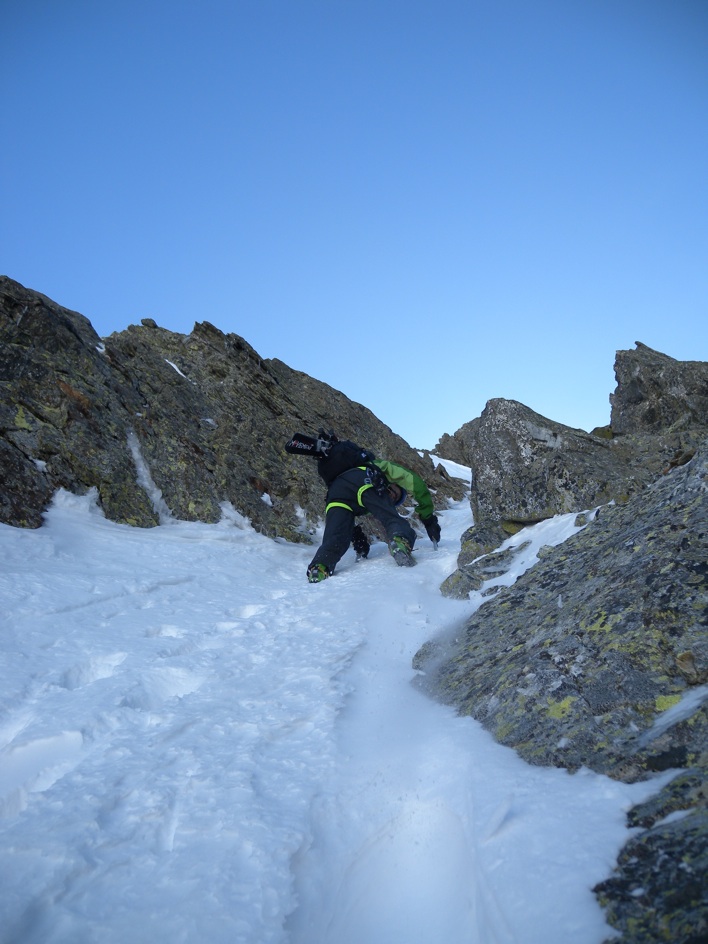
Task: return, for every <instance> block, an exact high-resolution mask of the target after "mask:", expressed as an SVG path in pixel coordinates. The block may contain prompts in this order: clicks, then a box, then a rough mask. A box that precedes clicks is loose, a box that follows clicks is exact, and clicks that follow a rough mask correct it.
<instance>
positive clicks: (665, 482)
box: [415, 440, 708, 944]
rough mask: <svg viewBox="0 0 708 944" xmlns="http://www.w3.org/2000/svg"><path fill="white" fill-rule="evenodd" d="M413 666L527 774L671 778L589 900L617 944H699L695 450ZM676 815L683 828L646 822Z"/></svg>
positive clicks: (705, 593) (704, 457)
mask: <svg viewBox="0 0 708 944" xmlns="http://www.w3.org/2000/svg"><path fill="white" fill-rule="evenodd" d="M494 557H495V555H494V554H490V555H489V557H488V558H486V559H485V560H489V561H492V560H493V558H494ZM415 665H416V667H417V668H419V669H421V670H424V671H425V672H426V675H425V676H424V684H425V685H426V687H427V688H428V690H430V691H432V692H433V693H434V694H435V695H436V696H437V697H439V698H441V699H442V700H444V701H445V702H447V703H449V704H452V705H454V706H455V707H456V708H457V709H458V710H459V711H460V712H461V713H463V714H469V715H472V716H473V717H475V718H477V719H479V720H480V721H481V722H482V723H483V724H484V726H485V727H486V728H488V729H489V730H490V731H491V732H492V733H493V734H494V736H495V737H496V738H497V740H499V741H500V742H502V743H503V744H507V745H510V746H512V747H514V748H515V749H516V750H517V751H518V752H519V753H520V754H521V755H522V756H523V757H524V758H526V759H527V760H528V761H530V762H531V763H536V764H546V765H555V766H561V767H566V768H568V769H570V770H576V769H578V768H579V767H581V766H585V767H589V768H591V769H593V770H596V771H599V772H602V773H605V774H608V775H609V776H612V777H616V778H618V779H621V780H625V781H634V780H637V779H641V778H644V777H646V776H648V775H649V774H650V773H651V772H653V771H661V770H667V769H671V768H679V769H683V770H684V773H683V774H682V775H681V776H680V777H679V778H677V779H676V780H674V781H672V783H671V784H669V785H668V786H667V787H666V788H665V789H664V790H663V791H662V792H661V794H659V796H658V797H657V798H655V799H654V800H653V801H652V803H651V809H645V810H644V811H640V812H635V814H634V817H635V822H637V823H643V824H645V825H647V826H650V827H654V828H651V829H649V831H648V832H646V833H644V834H643V835H642V836H640V837H637V838H635V839H633V840H632V843H631V844H630V846H628V848H627V849H626V850H625V852H624V853H623V855H622V857H621V860H620V863H619V865H618V869H617V872H616V875H615V876H613V877H612V878H611V879H609V880H608V881H607V882H605V883H603V884H602V885H601V886H599V887H598V889H597V893H598V895H599V897H600V900H601V901H602V902H603V903H604V904H605V906H606V907H607V909H608V917H609V920H610V921H611V922H612V923H613V924H614V925H615V926H616V927H617V928H618V929H619V930H620V931H622V932H623V936H622V937H621V938H620V940H622V941H624V942H626V944H629V942H631V944H641V942H650V941H652V942H653V941H664V940H665V941H671V942H679V941H686V942H688V941H698V940H699V939H701V934H703V935H705V932H706V929H708V923H706V922H708V911H707V910H706V907H707V906H706V901H708V896H707V895H706V892H707V891H708V888H707V886H706V876H707V875H708V861H706V859H707V858H708V851H707V850H708V810H707V797H706V792H705V783H706V773H707V772H708V771H707V768H708V715H707V714H706V702H705V699H706V697H707V696H708V685H707V684H706V683H708V440H707V441H705V442H704V444H703V445H702V446H701V447H700V448H699V450H698V452H697V453H696V455H695V456H694V457H693V458H692V459H691V460H690V461H689V462H688V463H687V464H686V465H684V466H681V467H679V468H676V469H673V470H671V471H669V472H668V473H667V474H666V475H664V476H660V477H659V478H658V480H657V481H655V482H654V483H653V484H652V485H650V486H648V487H647V488H646V489H645V490H644V491H643V492H641V493H640V494H636V495H634V496H633V497H632V498H630V499H629V500H628V501H627V502H626V503H625V504H622V505H617V506H614V507H607V508H603V509H602V510H601V512H600V514H599V516H598V517H597V518H596V519H594V520H593V521H591V522H590V523H589V524H588V525H587V526H586V527H585V528H584V529H583V530H580V531H579V532H578V533H577V534H576V535H574V536H573V537H572V538H571V539H569V540H568V541H566V542H565V543H564V544H562V545H560V546H559V547H556V548H549V549H548V550H547V553H545V554H544V555H543V557H542V559H541V560H540V561H539V563H538V564H536V565H535V566H534V567H533V568H532V569H531V570H530V571H527V573H526V574H524V575H523V576H522V577H521V578H520V579H519V580H517V582H516V583H515V584H514V586H512V587H510V588H507V589H504V590H502V591H501V592H500V593H499V594H498V596H496V597H494V598H493V599H491V600H490V601H488V602H486V603H484V604H483V606H482V607H481V608H480V609H479V610H478V611H477V612H476V613H475V614H474V616H473V617H472V618H471V619H470V621H469V622H468V624H467V626H466V627H465V631H464V633H463V634H460V637H459V641H458V642H457V643H456V644H454V645H453V646H452V648H451V649H450V650H447V651H440V650H439V648H438V647H436V646H435V645H429V646H426V647H424V648H423V649H422V650H421V651H420V653H419V654H418V656H417V657H416V662H415ZM682 699H684V700H683V701H682ZM681 705H682V706H683V708H681V707H680V706H681ZM667 709H671V712H669V711H667ZM665 711H666V714H662V712H665ZM672 718H673V722H672ZM677 810H684V811H687V812H686V815H685V816H684V817H682V818H677V819H674V820H671V821H664V822H659V821H660V820H661V819H662V818H663V817H665V816H666V815H667V814H669V813H673V812H675V811H677ZM654 824H657V825H656V826H654ZM668 861H671V862H672V863H673V864H672V869H673V873H672V878H671V881H672V883H673V884H672V885H671V886H669V885H668V884H667V876H668V872H667V866H666V862H668ZM662 863H664V864H662ZM662 870H663V871H662ZM662 874H663V879H662V878H657V876H660V875H662ZM641 889H643V891H640V890H641Z"/></svg>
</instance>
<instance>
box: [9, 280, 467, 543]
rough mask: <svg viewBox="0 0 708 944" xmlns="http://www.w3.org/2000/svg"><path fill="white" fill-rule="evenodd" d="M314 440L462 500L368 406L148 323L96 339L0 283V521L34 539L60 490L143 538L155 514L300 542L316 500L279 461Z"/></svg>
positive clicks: (290, 464) (311, 485) (273, 364)
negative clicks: (91, 496)
mask: <svg viewBox="0 0 708 944" xmlns="http://www.w3.org/2000/svg"><path fill="white" fill-rule="evenodd" d="M320 426H324V427H326V428H328V429H330V428H333V429H335V431H336V432H337V434H338V435H339V436H340V437H342V438H344V437H348V438H352V439H355V440H357V441H360V442H361V443H362V444H363V445H365V446H367V447H368V448H370V449H372V450H373V451H374V452H375V453H377V454H378V455H381V456H383V457H385V458H389V459H393V460H395V461H399V462H401V463H403V464H404V465H406V466H408V467H409V468H413V469H414V470H415V471H416V472H418V474H420V475H421V476H422V477H423V478H424V479H425V480H426V481H427V482H428V483H429V485H430V486H431V489H433V490H435V491H436V493H437V495H438V498H439V500H440V501H443V502H444V499H445V498H446V497H447V496H451V495H457V496H458V497H461V494H462V492H461V486H460V483H459V482H455V481H450V480H449V479H448V478H447V477H445V476H443V475H441V474H437V473H436V472H435V469H434V467H433V464H432V461H431V460H430V458H429V457H427V456H426V457H425V458H421V456H420V455H419V454H418V452H416V451H415V450H414V449H411V447H410V446H409V445H408V444H407V443H406V442H404V440H403V439H401V438H400V437H399V436H396V435H395V434H394V433H393V432H392V431H391V430H390V429H389V428H388V427H387V426H385V425H384V424H383V423H381V422H380V421H379V420H377V419H376V417H375V416H374V415H373V413H371V411H370V410H367V409H366V407H364V406H361V405H360V404H358V403H353V402H352V401H351V400H348V399H347V397H345V396H344V395H343V394H342V393H340V392H339V391H337V390H334V389H332V388H331V387H329V386H327V385H326V384H323V383H320V382H319V381H317V380H313V379H312V378H310V377H308V376H306V375H305V374H302V373H299V372H298V371H294V370H291V369H290V368H289V367H287V366H286V365H285V364H283V363H281V362H280V361H277V360H263V359H262V358H260V357H259V355H258V354H257V352H256V351H255V350H254V349H253V348H252V347H251V346H250V345H249V344H248V343H247V342H246V341H244V340H243V338H240V337H239V336H238V335H235V334H224V333H223V332H221V331H219V330H218V328H215V327H214V326H213V325H211V324H210V323H209V322H206V321H205V322H202V323H200V324H195V326H194V330H193V331H192V333H191V334H190V335H188V336H184V335H180V334H175V333H173V332H170V331H167V330H165V329H163V328H159V327H158V326H157V325H156V324H155V322H154V321H152V320H150V319H145V320H144V321H143V323H142V324H141V325H139V326H136V325H133V326H131V327H129V328H128V329H127V330H125V331H122V332H120V333H117V334H113V335H111V336H110V337H109V338H105V339H101V338H99V337H98V335H97V334H96V332H95V331H94V329H93V327H92V326H91V323H90V322H89V321H88V319H87V318H85V317H84V316H83V315H80V314H78V313H76V312H72V311H69V310H67V309H65V308H62V307H61V306H59V305H57V304H56V303H54V302H52V301H51V300H50V299H48V298H46V297H45V296H43V295H40V294H38V293H37V292H34V291H30V290H28V289H25V288H24V287H23V286H21V285H19V284H18V283H17V282H13V281H12V280H11V279H8V278H4V277H0V521H3V522H5V523H7V524H13V525H17V526H21V527H38V526H39V525H40V524H41V521H42V512H43V510H44V509H45V508H46V506H47V504H48V502H49V501H50V500H51V497H52V495H53V494H54V492H55V491H56V490H57V489H58V488H66V489H68V490H70V491H75V492H79V493H83V492H85V491H86V490H87V489H89V488H96V489H97V492H98V496H99V500H100V503H101V505H102V507H103V510H104V512H105V514H106V515H107V517H108V518H110V519H112V520H114V521H119V522H124V523H128V524H131V525H138V526H142V527H148V526H152V525H155V524H156V523H158V521H159V516H160V509H162V510H163V513H164V509H165V508H166V509H169V512H171V514H172V515H174V516H175V517H178V518H182V519H185V520H201V521H217V520H218V519H219V518H220V517H221V504H222V503H223V502H230V503H231V504H232V505H233V506H234V507H235V508H236V509H237V510H238V511H239V512H241V513H242V514H244V515H246V516H247V517H248V518H250V520H251V522H252V523H253V525H254V527H256V528H258V529H259V530H261V531H262V532H263V533H265V534H268V535H272V536H282V537H285V538H287V539H289V540H295V541H308V540H310V537H309V531H310V530H311V528H312V525H313V524H314V523H316V521H317V519H318V518H320V517H321V516H322V513H323V501H324V487H323V485H322V482H321V481H320V479H319V478H318V476H317V474H316V465H315V463H314V462H313V461H311V460H307V459H300V458H296V457H291V456H288V455H287V454H286V453H285V452H284V450H283V446H284V444H285V442H286V441H287V439H289V438H290V436H291V435H292V434H293V433H294V432H308V431H314V432H316V431H317V429H318V428H319V427H320ZM139 470H142V471H141V472H140V474H139ZM146 474H148V475H149V476H150V477H151V479H152V483H150V482H147V481H146V478H145V475H146ZM158 490H159V492H161V495H162V502H159V501H157V502H156V501H155V496H156V494H157V492H158ZM163 503H164V504H163Z"/></svg>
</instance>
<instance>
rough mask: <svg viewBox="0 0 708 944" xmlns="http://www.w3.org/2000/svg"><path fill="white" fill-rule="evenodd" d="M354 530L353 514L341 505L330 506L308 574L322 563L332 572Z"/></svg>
mask: <svg viewBox="0 0 708 944" xmlns="http://www.w3.org/2000/svg"><path fill="white" fill-rule="evenodd" d="M353 530H354V515H353V513H352V512H351V511H349V509H348V508H343V507H342V506H341V505H334V506H333V507H330V509H329V510H328V512H327V517H326V519H325V530H324V537H323V538H322V544H321V545H320V547H319V548H318V550H317V553H316V554H315V556H314V557H313V558H312V560H311V561H310V564H309V566H308V568H307V573H308V576H309V574H310V572H311V570H312V569H313V568H315V569H316V568H317V565H318V564H322V565H324V567H325V568H326V570H327V573H328V574H333V573H334V568H335V567H336V566H337V563H338V562H339V561H340V560H341V558H342V557H343V556H344V554H345V552H346V550H347V548H348V547H349V545H350V543H351V540H352V531H353Z"/></svg>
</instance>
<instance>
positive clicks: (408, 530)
mask: <svg viewBox="0 0 708 944" xmlns="http://www.w3.org/2000/svg"><path fill="white" fill-rule="evenodd" d="M361 500H362V503H363V505H364V507H365V508H366V510H367V511H368V512H370V513H371V514H372V515H373V516H374V518H376V520H377V521H380V522H381V524H382V525H383V526H384V528H385V529H386V537H387V538H388V541H389V544H390V543H391V541H392V540H393V539H394V538H396V537H400V538H403V540H404V541H406V543H407V544H408V546H409V547H410V549H411V550H413V545H414V544H415V538H416V534H415V531H414V530H413V528H412V527H411V526H410V525H409V524H408V522H407V521H406V519H405V518H402V517H401V516H400V515H399V514H398V512H397V511H396V507H395V505H394V504H393V502H392V501H391V499H390V498H388V496H382V495H378V494H377V493H376V492H375V491H374V489H373V488H369V489H367V490H366V491H365V492H364V493H363V494H362V498H361Z"/></svg>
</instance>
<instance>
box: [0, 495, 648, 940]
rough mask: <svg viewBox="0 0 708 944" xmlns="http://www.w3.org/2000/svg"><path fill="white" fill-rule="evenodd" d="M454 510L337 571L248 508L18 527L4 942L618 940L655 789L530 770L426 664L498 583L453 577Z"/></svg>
mask: <svg viewBox="0 0 708 944" xmlns="http://www.w3.org/2000/svg"><path fill="white" fill-rule="evenodd" d="M442 524H443V542H442V544H441V547H440V551H439V552H437V553H435V552H433V551H432V549H431V548H430V545H429V543H428V542H427V541H426V540H425V539H423V540H421V542H420V548H419V550H418V551H417V554H416V556H417V558H418V560H419V564H418V566H417V567H414V568H411V569H402V568H401V569H399V568H396V567H395V566H394V564H393V562H392V561H391V559H390V557H389V555H388V553H387V551H386V548H385V547H384V545H374V547H373V549H372V554H371V557H370V559H369V560H368V561H365V562H360V563H355V562H354V557H353V554H351V553H350V554H348V555H347V556H346V557H345V559H344V561H343V562H342V564H341V565H340V567H339V569H338V571H337V574H336V575H335V576H334V577H333V578H332V579H330V580H328V581H326V582H325V583H323V584H320V585H314V586H312V585H309V584H307V583H306V581H305V578H304V571H305V567H306V564H307V562H308V560H309V558H310V557H311V553H312V549H311V548H309V547H301V546H293V545H287V544H283V543H281V542H277V541H271V540H268V539H266V538H263V537H261V536H260V535H257V534H255V533H254V532H253V531H252V529H250V527H249V526H248V524H247V522H244V521H243V519H240V518H239V516H238V515H234V514H233V513H231V514H227V515H225V518H224V521H222V522H221V524H219V525H211V526H208V525H199V524H188V523H183V522H174V523H170V524H166V525H164V526H161V527H159V528H154V529H151V530H137V529H131V528H128V527H123V526H120V525H115V524H112V523H110V522H107V521H106V520H105V519H104V518H103V517H102V516H101V515H100V513H99V512H98V511H97V509H96V508H95V506H94V505H93V503H92V501H91V498H90V497H89V496H87V497H84V498H75V497H72V496H69V495H65V494H61V495H60V496H59V497H58V498H57V500H56V501H55V504H54V506H53V507H52V509H51V511H50V512H49V514H48V516H47V520H46V523H45V525H44V527H42V528H41V529H39V530H38V531H32V532H30V531H21V530H18V529H13V528H9V527H6V526H0V612H2V614H3V616H2V630H1V631H0V653H1V655H2V663H1V668H0V682H1V683H2V687H1V688H0V837H1V840H2V841H1V843H0V887H2V889H3V892H2V896H1V898H0V941H1V942H2V944H77V942H87V944H88V942H99V941H100V942H101V944H113V942H115V944H118V942H120V944H124V942H125V941H126V940H129V941H130V942H131V944H148V942H149V944H161V942H165V944H168V942H169V944H176V942H187V944H192V942H194V944H197V942H200V944H201V942H202V941H209V942H210V944H221V942H229V944H234V942H243V944H246V942H248V944H269V942H277V944H287V942H291V944H329V942H332V944H334V942H337V944H364V942H366V944H384V942H385V944H436V942H438V941H439V942H441V944H442V942H445V944H468V942H470V944H471V942H473V941H474V942H482V944H513V942H519V944H534V942H536V941H538V942H539V944H540V942H543V944H553V942H555V941H557V942H558V944H561V942H562V944H566V942H567V941H568V940H573V941H574V944H585V942H587V944H595V942H598V944H599V942H600V941H601V940H602V939H603V936H604V935H605V933H606V931H607V929H606V927H605V925H604V922H603V920H602V915H601V913H600V911H599V909H598V908H597V906H596V905H595V903H594V900H593V898H592V895H591V893H590V891H589V889H590V886H591V884H592V883H593V882H594V881H597V880H599V879H601V878H602V877H604V875H605V874H606V873H607V871H608V870H609V868H610V867H611V864H612V861H613V859H614V856H615V854H616V852H617V850H618V848H619V845H620V844H621V842H623V841H624V839H625V838H626V835H627V834H626V830H625V829H624V826H623V813H622V811H623V809H625V808H626V807H627V806H628V805H629V804H630V802H631V801H636V800H637V799H638V798H639V797H640V796H641V795H644V794H647V793H649V792H650V790H651V789H653V788H651V787H649V786H647V785H645V786H643V787H627V786H624V785H621V784H615V783H612V782H610V781H607V780H605V779H604V778H599V777H595V776H591V775H588V774H582V775H578V776H576V777H570V776H568V775H567V774H565V773H564V772H562V771H557V770H552V771H548V770H541V769H537V768H529V767H527V766H526V765H525V764H523V763H522V762H521V761H520V760H519V759H518V758H517V757H516V755H515V754H513V752H511V751H508V750H506V749H504V748H501V747H499V746H498V745H496V744H494V743H493V742H492V740H491V738H489V736H488V735H486V734H485V732H484V731H482V730H481V729H480V728H479V726H478V725H476V724H475V723H474V722H471V721H470V720H468V719H460V718H457V717H455V716H454V714H453V713H452V712H451V711H449V710H448V709H446V708H444V707H442V706H440V705H437V704H435V703H433V702H432V701H430V700H428V699H427V698H425V697H424V696H423V695H421V694H420V693H419V692H418V691H416V690H415V689H414V688H413V687H412V686H411V684H410V682H411V680H412V678H413V676H414V673H413V670H412V669H411V658H412V656H413V654H414V652H415V651H416V650H417V648H418V647H419V646H420V645H421V644H422V643H423V642H424V641H425V640H427V639H429V638H431V637H432V636H434V635H436V634H437V633H438V632H440V631H447V632H453V631H454V629H455V627H456V626H459V625H460V624H461V623H462V621H463V620H464V618H465V616H466V615H468V614H469V613H470V612H471V611H472V608H473V607H474V606H475V605H476V604H475V603H474V602H469V603H459V602H455V601H450V600H445V599H443V598H442V597H441V596H440V594H439V592H438V586H439V584H440V582H441V580H442V579H443V578H444V577H445V576H446V575H447V574H448V573H449V572H450V571H451V570H452V569H453V568H454V564H455V557H456V553H457V548H458V535H459V533H460V532H461V531H462V530H463V529H464V528H465V527H466V526H467V525H468V524H469V519H468V509H467V508H466V507H465V506H464V505H463V506H461V507H459V508H454V509H450V511H449V512H448V513H446V514H445V515H444V516H443V519H442ZM655 786H656V785H655ZM655 786H654V788H655ZM630 798H631V800H630ZM549 884H550V886H552V889H553V893H552V895H549V891H548V888H549Z"/></svg>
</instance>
